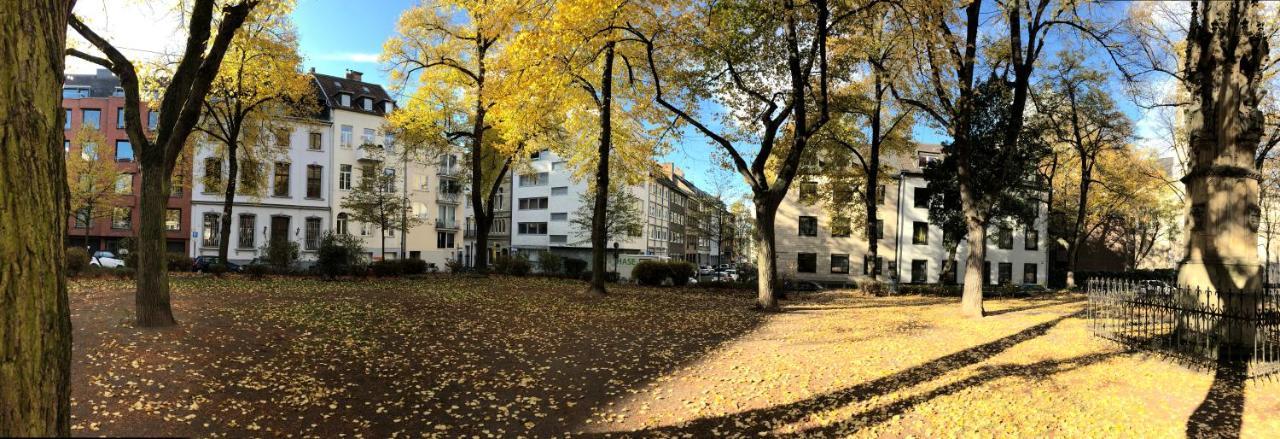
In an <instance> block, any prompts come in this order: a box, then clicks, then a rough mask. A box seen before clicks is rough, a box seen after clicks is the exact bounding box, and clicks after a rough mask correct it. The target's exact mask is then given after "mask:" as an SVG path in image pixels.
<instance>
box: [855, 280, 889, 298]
mask: <svg viewBox="0 0 1280 439" xmlns="http://www.w3.org/2000/svg"><path fill="white" fill-rule="evenodd" d="M859 288H860V289H861V290H862V292H864V293H867V294H870V295H873V296H883V295H885V294H888V293H889V287H887V286H885V284H884V282H880V281H874V280H873V281H870V282H867V283H864V284H862V285H860V286H859Z"/></svg>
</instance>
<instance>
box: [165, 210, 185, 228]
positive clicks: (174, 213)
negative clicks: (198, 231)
mask: <svg viewBox="0 0 1280 439" xmlns="http://www.w3.org/2000/svg"><path fill="white" fill-rule="evenodd" d="M164 229H165V230H167V231H171V232H172V231H177V230H181V229H182V209H165V210H164Z"/></svg>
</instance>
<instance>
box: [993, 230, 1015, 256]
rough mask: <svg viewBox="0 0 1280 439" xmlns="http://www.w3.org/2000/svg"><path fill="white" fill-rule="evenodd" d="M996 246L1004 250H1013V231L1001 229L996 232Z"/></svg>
mask: <svg viewBox="0 0 1280 439" xmlns="http://www.w3.org/2000/svg"><path fill="white" fill-rule="evenodd" d="M996 246H997V247H1000V248H1002V249H1006V250H1008V249H1012V248H1013V229H1010V228H1008V227H1000V228H999V229H997V230H996Z"/></svg>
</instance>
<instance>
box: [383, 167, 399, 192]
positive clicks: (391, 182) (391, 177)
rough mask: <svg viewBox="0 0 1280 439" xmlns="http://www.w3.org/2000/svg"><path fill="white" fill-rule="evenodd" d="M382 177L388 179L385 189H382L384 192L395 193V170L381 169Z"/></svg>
mask: <svg viewBox="0 0 1280 439" xmlns="http://www.w3.org/2000/svg"><path fill="white" fill-rule="evenodd" d="M382 175H386V176H387V177H388V178H387V183H386V187H385V188H383V189H384V190H386V191H387V192H395V191H396V170H395V168H386V169H383V170H382Z"/></svg>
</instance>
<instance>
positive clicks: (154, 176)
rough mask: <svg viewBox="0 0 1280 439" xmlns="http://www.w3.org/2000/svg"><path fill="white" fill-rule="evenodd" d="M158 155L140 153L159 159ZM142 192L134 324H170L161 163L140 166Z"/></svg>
mask: <svg viewBox="0 0 1280 439" xmlns="http://www.w3.org/2000/svg"><path fill="white" fill-rule="evenodd" d="M157 155H159V154H149V155H143V156H142V160H147V159H148V157H150V159H152V160H162V158H161V157H156V156H157ZM141 192H142V194H141V198H142V200H141V202H140V203H139V204H140V210H141V212H140V213H139V215H138V226H139V227H138V240H137V246H138V249H137V251H138V270H137V284H138V293H137V296H136V297H135V298H134V306H135V308H136V309H137V315H138V321H137V324H138V326H141V327H144V328H149V327H161V326H172V325H174V324H175V323H177V322H176V321H174V319H173V310H172V309H171V308H170V306H169V275H168V267H167V263H166V262H167V258H166V256H165V255H166V254H167V251H166V248H165V247H166V242H165V236H164V211H165V207H166V204H167V202H168V199H169V175H168V172H165V165H164V164H163V163H156V164H154V165H151V166H147V165H146V164H143V166H142V191H141Z"/></svg>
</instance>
